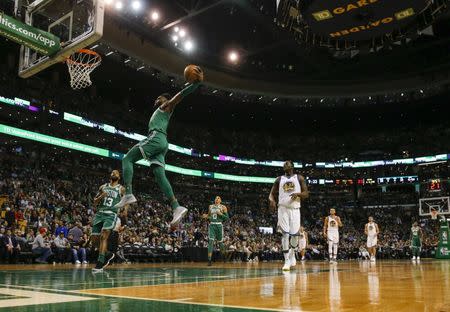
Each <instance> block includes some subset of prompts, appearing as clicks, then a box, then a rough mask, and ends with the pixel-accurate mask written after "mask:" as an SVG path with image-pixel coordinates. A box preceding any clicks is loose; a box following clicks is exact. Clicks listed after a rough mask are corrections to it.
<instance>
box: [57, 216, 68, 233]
mask: <svg viewBox="0 0 450 312" xmlns="http://www.w3.org/2000/svg"><path fill="white" fill-rule="evenodd" d="M60 233H63V234H64V235H63V237H67V234H68V233H69V230H68V229H67V227H66V222H65V221H62V220H60V221H59V225H58V227H57V228H56V230H55V236H59V234H60Z"/></svg>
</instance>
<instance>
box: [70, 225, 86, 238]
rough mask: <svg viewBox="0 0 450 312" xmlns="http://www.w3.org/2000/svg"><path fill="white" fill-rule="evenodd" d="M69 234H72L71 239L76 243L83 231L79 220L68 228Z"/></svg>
mask: <svg viewBox="0 0 450 312" xmlns="http://www.w3.org/2000/svg"><path fill="white" fill-rule="evenodd" d="M70 235H72V241H73V242H75V243H78V241H79V240H80V239H81V237H82V236H83V231H82V230H81V223H80V222H76V223H75V225H74V226H73V227H72V228H71V229H70V230H69V236H70ZM69 240H70V239H69Z"/></svg>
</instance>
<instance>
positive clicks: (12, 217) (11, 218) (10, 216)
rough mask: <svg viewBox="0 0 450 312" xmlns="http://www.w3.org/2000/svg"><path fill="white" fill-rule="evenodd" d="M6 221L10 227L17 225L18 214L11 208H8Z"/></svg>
mask: <svg viewBox="0 0 450 312" xmlns="http://www.w3.org/2000/svg"><path fill="white" fill-rule="evenodd" d="M5 220H6V222H7V225H8V227H10V228H11V227H14V225H15V224H16V214H15V213H14V210H13V209H11V207H6V214H5Z"/></svg>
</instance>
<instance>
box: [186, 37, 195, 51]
mask: <svg viewBox="0 0 450 312" xmlns="http://www.w3.org/2000/svg"><path fill="white" fill-rule="evenodd" d="M184 49H185V50H186V51H187V52H190V51H192V50H193V49H194V43H193V42H192V41H191V40H188V41H186V42H185V43H184Z"/></svg>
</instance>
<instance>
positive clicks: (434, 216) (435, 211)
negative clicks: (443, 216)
mask: <svg viewBox="0 0 450 312" xmlns="http://www.w3.org/2000/svg"><path fill="white" fill-rule="evenodd" d="M430 214H431V219H433V220H436V219H437V217H438V211H437V210H431V211H430Z"/></svg>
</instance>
